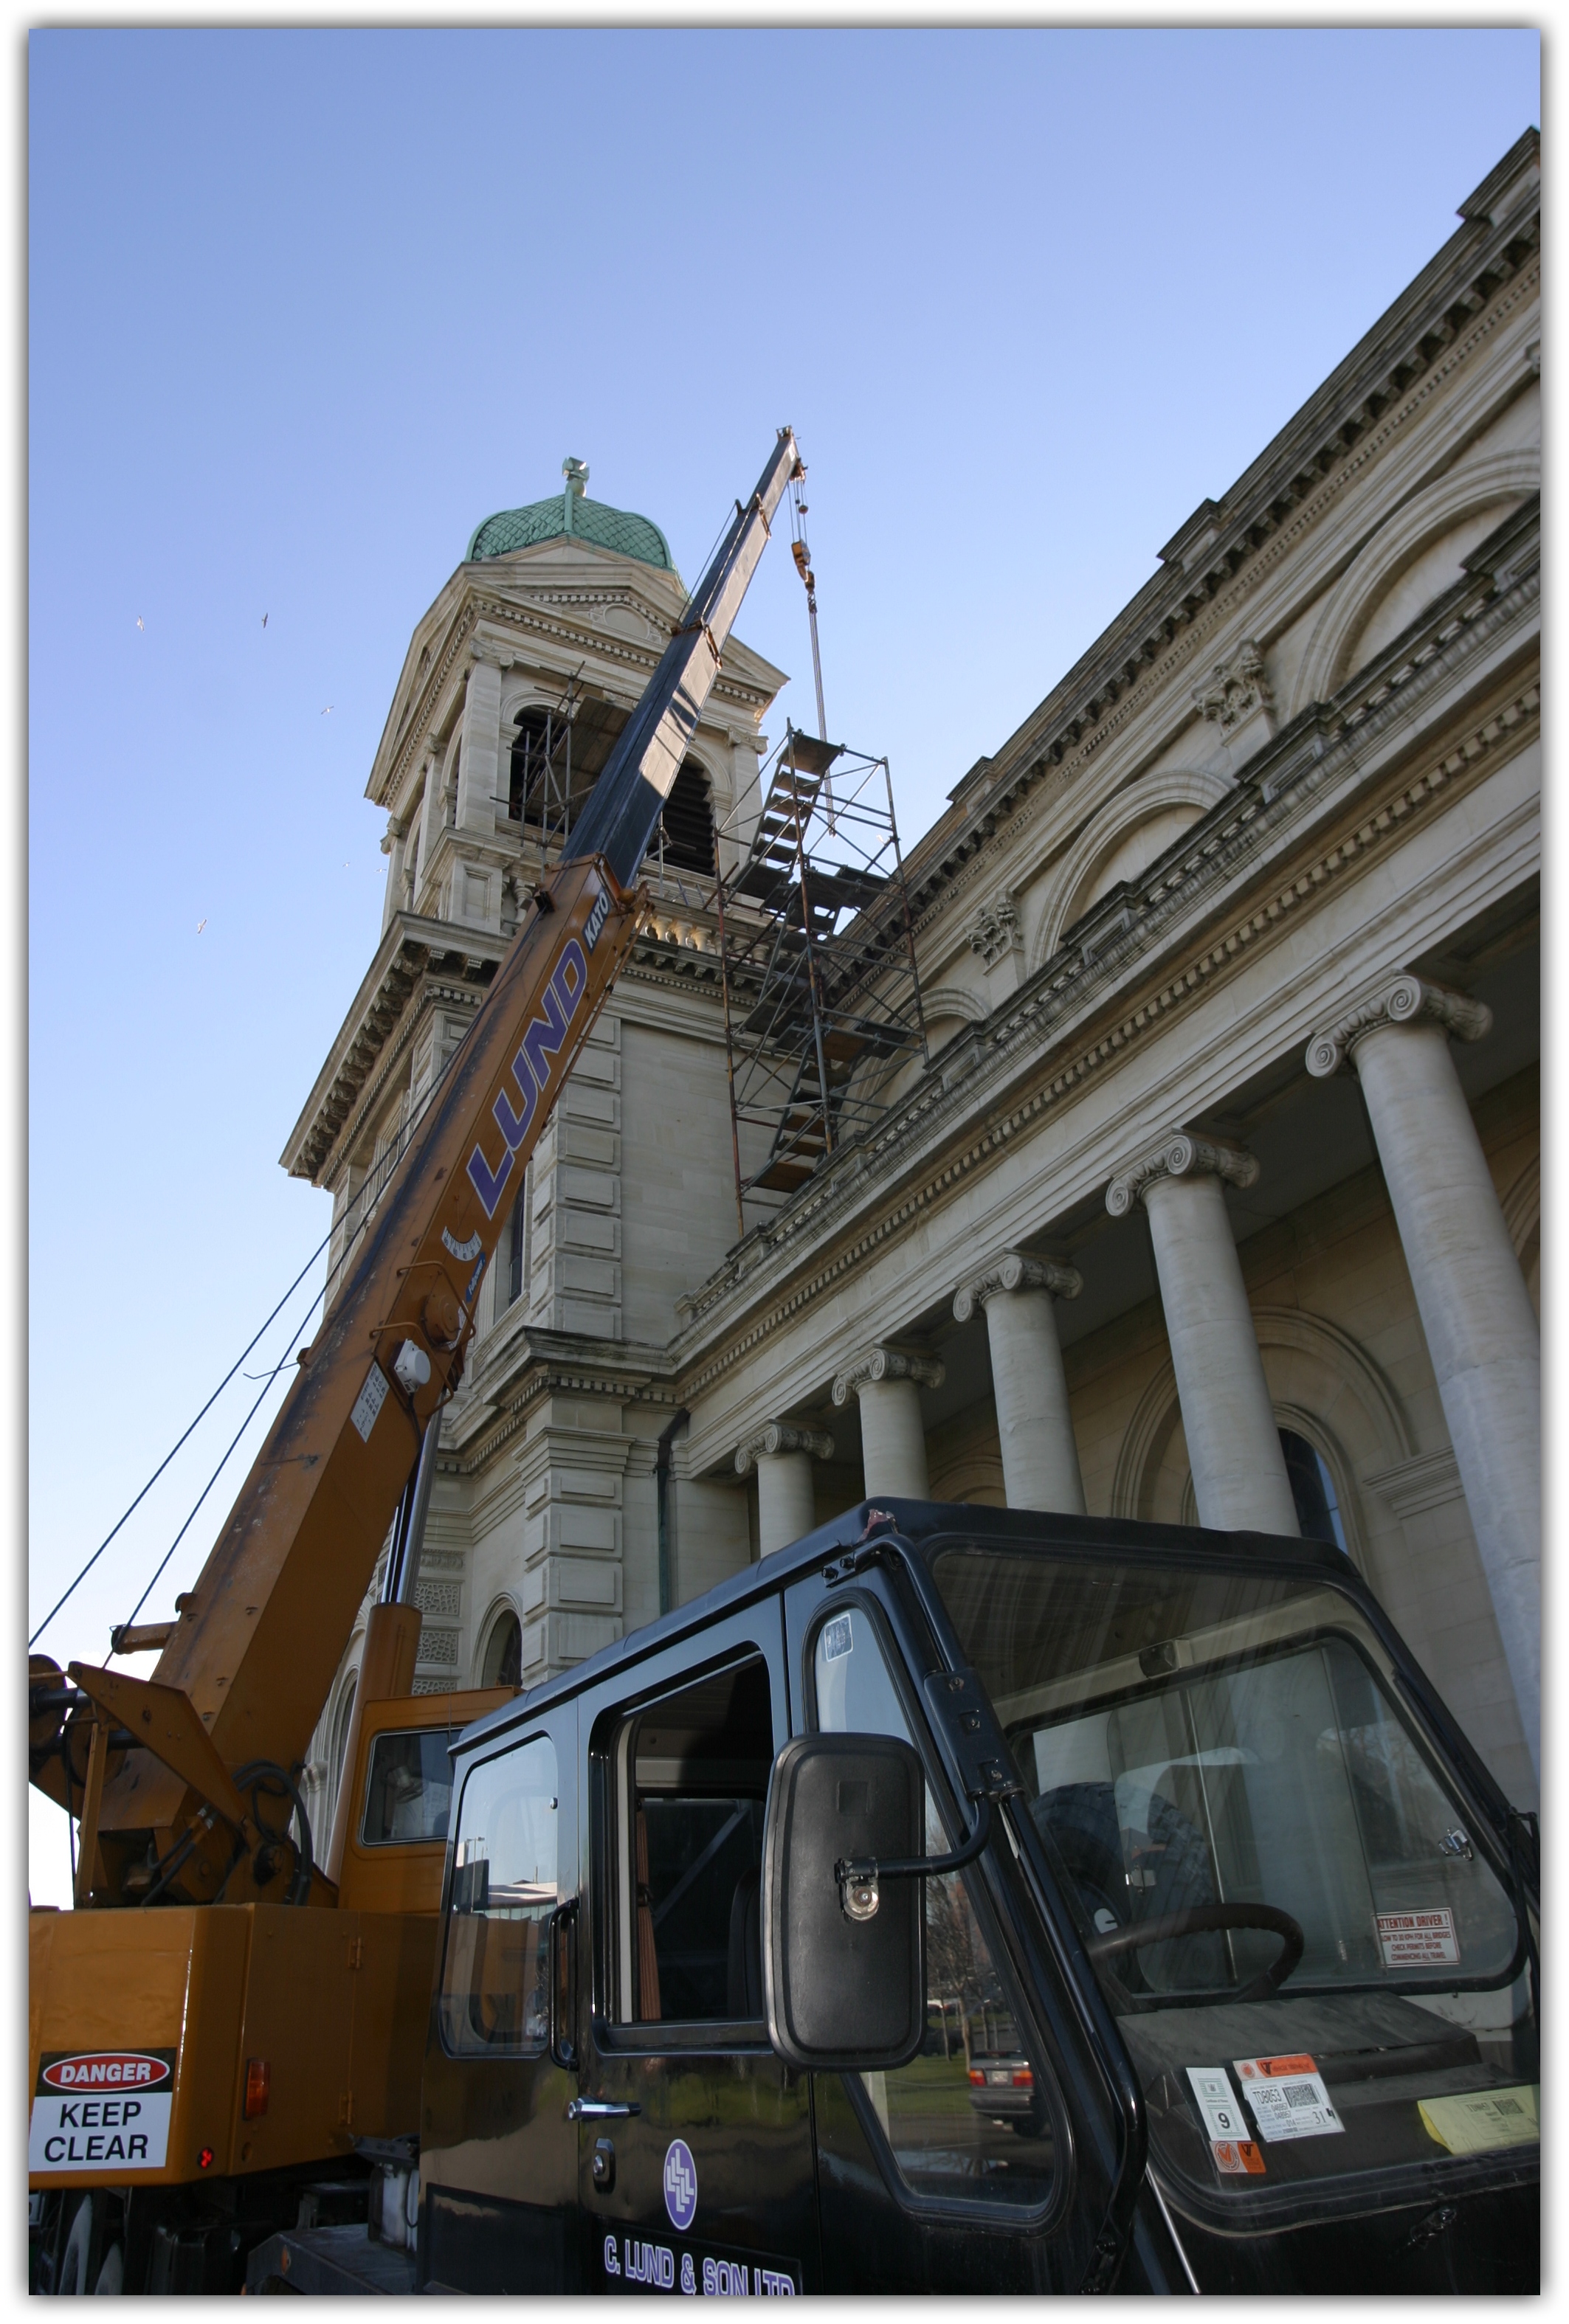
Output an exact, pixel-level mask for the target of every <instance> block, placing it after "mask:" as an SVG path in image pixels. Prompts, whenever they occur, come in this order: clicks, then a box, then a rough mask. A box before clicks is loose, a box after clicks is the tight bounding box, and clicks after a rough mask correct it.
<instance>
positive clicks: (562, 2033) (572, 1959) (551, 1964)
mask: <svg viewBox="0 0 1569 2324" xmlns="http://www.w3.org/2000/svg"><path fill="white" fill-rule="evenodd" d="M546 1928H547V1932H548V1943H547V1948H546V1958H547V1966H546V1975H547V1978H548V1981H549V1990H550V2002H549V2026H550V2058H551V2061H552V2063H553V2064H555V2065H558V2066H561V2067H564V2068H565V2069H566V2070H567V2071H568V2072H570V2071H571V2070H572V2068H573V2067H574V2066H576V2064H577V1897H576V1896H569V1897H568V1899H567V1902H566V1903H565V1904H558V1905H557V1907H556V1909H555V1911H554V1912H553V1913H552V1914H551V1915H550V1917H549V1922H548V1923H546Z"/></svg>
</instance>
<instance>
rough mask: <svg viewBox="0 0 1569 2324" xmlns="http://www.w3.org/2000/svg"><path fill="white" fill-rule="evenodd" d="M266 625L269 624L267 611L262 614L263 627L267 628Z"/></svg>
mask: <svg viewBox="0 0 1569 2324" xmlns="http://www.w3.org/2000/svg"><path fill="white" fill-rule="evenodd" d="M266 626H267V616H266V614H265V613H263V616H262V627H263V629H265V628H266Z"/></svg>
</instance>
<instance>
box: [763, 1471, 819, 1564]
mask: <svg viewBox="0 0 1569 2324" xmlns="http://www.w3.org/2000/svg"><path fill="white" fill-rule="evenodd" d="M816 1524H817V1502H816V1496H815V1494H814V1492H813V1489H812V1456H811V1454H810V1453H809V1452H760V1453H759V1454H758V1456H757V1547H758V1554H759V1555H760V1556H761V1557H767V1556H768V1555H769V1554H771V1552H772V1551H773V1550H776V1549H788V1548H789V1545H790V1543H791V1542H792V1541H799V1540H800V1538H801V1535H803V1534H808V1533H810V1532H811V1530H812V1528H813V1526H815V1525H816Z"/></svg>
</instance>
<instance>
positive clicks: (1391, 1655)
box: [414, 1501, 1539, 2296]
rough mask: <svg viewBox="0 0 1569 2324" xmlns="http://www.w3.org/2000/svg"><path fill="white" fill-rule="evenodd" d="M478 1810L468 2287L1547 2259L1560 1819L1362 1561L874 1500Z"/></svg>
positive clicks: (541, 1714)
mask: <svg viewBox="0 0 1569 2324" xmlns="http://www.w3.org/2000/svg"><path fill="white" fill-rule="evenodd" d="M814 1768H816V1769H817V1775H815V1776H814V1775H813V1774H812V1770H813V1769H814ZM977 1770H979V1771H980V1773H979V1774H977ZM814 1782H815V1783H816V1791H815V1792H813V1791H812V1784H813V1783H814ZM901 1784H903V1785H905V1786H906V1788H907V1790H908V1791H909V1800H910V1801H911V1802H913V1805H911V1806H909V1808H908V1810H907V1809H905V1808H902V1807H901V1808H898V1810H897V1812H895V1805H896V1803H894V1794H899V1793H900V1785H901ZM911 1787H913V1788H911ZM900 1797H901V1798H902V1797H903V1794H900ZM451 1798H452V1807H451V1818H450V1831H449V1834H448V1845H447V1853H446V1868H445V1877H444V1887H443V1894H442V1900H441V1927H440V1933H439V1939H438V1947H437V1960H436V1971H435V1983H434V1995H433V2001H432V2008H431V2014H430V2022H429V2035H428V2041H427V2047H426V2054H425V2064H424V2076H423V2095H422V2100H421V2112H420V2158H419V2173H420V2181H419V2204H418V2229H417V2255H416V2258H415V2263H414V2273H415V2276H416V2278H417V2281H418V2282H420V2284H422V2285H424V2286H425V2287H426V2288H428V2289H430V2290H432V2291H434V2290H437V2289H451V2290H460V2291H464V2292H576V2291H584V2292H586V2291H615V2292H645V2291H646V2292H658V2291H666V2292H695V2293H713V2292H720V2293H734V2292H743V2291H744V2292H751V2293H753V2294H771V2295H774V2296H789V2295H791V2294H799V2293H805V2292H860V2293H866V2292H958V2291H964V2292H977V2291H987V2292H1012V2293H1020V2292H1067V2291H1074V2290H1078V2289H1084V2288H1091V2289H1104V2290H1112V2289H1114V2290H1117V2291H1119V2292H1134V2291H1149V2292H1158V2291H1172V2292H1183V2291H1193V2292H1198V2291H1204V2292H1341V2291H1352V2290H1354V2291H1358V2292H1374V2291H1389V2292H1394V2291H1403V2292H1412V2291H1423V2290H1427V2291H1465V2292H1525V2291H1529V2290H1534V2289H1535V2288H1536V2286H1537V2236H1538V2202H1539V2197H1538V2172H1539V2147H1538V2144H1537V2139H1538V2129H1537V2123H1538V2113H1539V2104H1538V2092H1537V2076H1538V2072H1539V2065H1538V2056H1539V2052H1538V2039H1537V2010H1538V1995H1537V1977H1538V1969H1537V1938H1536V1924H1535V1923H1536V1912H1537V1902H1536V1877H1537V1876H1536V1870H1535V1852H1534V1851H1535V1840H1534V1827H1533V1826H1532V1824H1531V1822H1530V1820H1528V1819H1526V1818H1523V1817H1521V1816H1519V1815H1518V1814H1517V1813H1516V1812H1514V1811H1512V1810H1511V1809H1510V1808H1509V1804H1508V1803H1507V1802H1506V1801H1505V1800H1504V1799H1503V1797H1502V1796H1501V1794H1500V1792H1499V1790H1498V1788H1497V1786H1496V1785H1495V1784H1493V1782H1492V1781H1491V1777H1490V1776H1489V1775H1488V1774H1487V1773H1486V1771H1485V1769H1484V1768H1483V1767H1482V1766H1481V1763H1480V1761H1479V1760H1478V1758H1477V1757H1476V1755H1475V1754H1474V1753H1473V1752H1472V1749H1471V1748H1470V1747H1469V1746H1468V1744H1467V1743H1466V1741H1465V1738H1464V1737H1463V1735H1462V1734H1461V1733H1460V1732H1459V1730H1458V1729H1457V1728H1456V1727H1455V1725H1454V1721H1453V1720H1451V1718H1450V1717H1449V1715H1448V1714H1447V1712H1446V1711H1444V1706H1443V1704H1442V1703H1441V1702H1440V1701H1439V1700H1438V1699H1437V1697H1436V1696H1435V1693H1434V1692H1433V1690H1432V1688H1431V1686H1430V1685H1429V1683H1428V1682H1427V1681H1426V1679H1425V1677H1424V1676H1423V1674H1422V1673H1421V1672H1420V1670H1419V1669H1418V1668H1417V1665H1415V1663H1414V1662H1413V1661H1412V1659H1411V1657H1410V1655H1409V1654H1408V1653H1407V1650H1406V1648H1405V1647H1404V1646H1403V1645H1402V1643H1401V1641H1400V1640H1399V1638H1398V1637H1397V1636H1396V1634H1395V1633H1394V1631H1393V1630H1392V1628H1390V1626H1389V1621H1388V1619H1387V1618H1386V1617H1385V1616H1384V1614H1383V1612H1382V1610H1381V1609H1380V1607H1379V1605H1378V1604H1377V1602H1376V1600H1374V1599H1373V1598H1372V1597H1371V1593H1370V1592H1369V1591H1368V1590H1367V1588H1366V1586H1365V1584H1364V1583H1363V1582H1361V1579H1360V1577H1359V1576H1358V1574H1357V1573H1356V1572H1355V1570H1354V1568H1353V1567H1352V1563H1351V1561H1350V1560H1349V1559H1348V1558H1346V1557H1345V1556H1344V1555H1343V1554H1341V1553H1340V1552H1339V1551H1337V1550H1334V1549H1333V1548H1330V1547H1328V1546H1325V1545H1319V1544H1316V1543H1313V1542H1306V1541H1297V1540H1292V1541H1288V1540H1284V1539H1280V1540H1277V1539H1273V1538H1269V1537H1266V1536H1263V1535H1223V1534H1214V1533H1207V1532H1202V1531H1198V1530H1193V1529H1186V1528H1173V1527H1166V1526H1149V1525H1135V1524H1131V1523H1123V1522H1117V1521H1111V1520H1094V1519H1088V1518H1081V1517H1058V1516H1051V1515H1045V1514H1040V1515H1036V1514H1030V1513H1025V1512H1001V1511H992V1510H988V1509H981V1508H971V1507H967V1506H964V1507H944V1506H941V1505H937V1504H929V1503H915V1502H902V1501H892V1502H885V1503H881V1504H879V1505H877V1506H875V1507H873V1506H871V1505H863V1506H862V1507H861V1508H858V1509H855V1510H854V1511H851V1512H849V1513H847V1514H846V1516H845V1517H843V1518H841V1519H840V1520H839V1521H837V1523H835V1525H833V1526H826V1527H824V1528H822V1529H820V1530H819V1531H818V1532H817V1533H815V1534H813V1535H810V1536H808V1538H807V1539H805V1540H803V1541H801V1542H798V1543H797V1544H796V1545H793V1546H792V1547H790V1548H789V1549H787V1550H784V1551H781V1552H780V1553H778V1554H775V1555H772V1556H771V1557H768V1558H765V1559H764V1560H762V1561H761V1563H759V1564H757V1565H755V1566H752V1567H751V1568H749V1569H748V1570H747V1571H745V1572H743V1573H742V1574H740V1575H738V1576H736V1577H735V1578H734V1580H732V1581H730V1582H726V1583H725V1584H724V1585H722V1586H721V1587H720V1588H718V1589H716V1590H715V1591H711V1592H709V1593H708V1594H707V1595H706V1597H704V1598H702V1599H699V1600H697V1601H695V1602H694V1603H692V1604H690V1605H688V1606H685V1607H683V1608H681V1609H678V1611H677V1612H674V1613H672V1614H670V1615H669V1616H667V1617H665V1618H662V1619H661V1620H660V1621H659V1622H657V1623H655V1624H653V1625H651V1627H650V1628H646V1629H643V1630H641V1631H640V1632H638V1633H636V1634H635V1635H634V1636H632V1637H629V1638H627V1639H625V1640H623V1641H622V1642H621V1643H619V1644H618V1645H616V1646H613V1647H610V1648H607V1649H605V1651H604V1652H602V1653H601V1654H599V1655H595V1657H594V1658H593V1659H592V1660H590V1661H588V1662H586V1663H584V1664H582V1665H579V1666H578V1667H577V1668H576V1669H573V1670H571V1671H570V1672H568V1673H567V1674H564V1675H563V1676H561V1677H559V1678H557V1679H554V1680H550V1681H549V1682H547V1683H544V1684H543V1685H541V1686H539V1687H537V1688H535V1689H534V1690H533V1691H532V1692H530V1693H528V1694H526V1695H522V1696H520V1697H518V1698H516V1699H515V1700H513V1701H509V1702H507V1703H505V1704H503V1705H502V1706H501V1707H500V1708H499V1709H497V1710H494V1711H491V1712H490V1713H489V1714H488V1715H487V1716H485V1717H484V1718H481V1719H478V1720H476V1721H475V1723H474V1724H473V1725H472V1726H471V1727H469V1728H468V1729H467V1730H466V1732H465V1733H464V1735H463V1736H462V1738H461V1739H460V1741H459V1742H458V1743H457V1747H456V1748H455V1750H454V1752H453V1757H452V1794H451ZM813 1799H817V1800H818V1801H819V1802H820V1803H826V1804H822V1805H820V1806H819V1807H813V1806H812V1805H811V1801H812V1800H813ZM879 1799H881V1800H882V1801H883V1802H884V1803H892V1804H888V1805H887V1813H888V1815H891V1816H892V1818H893V1821H887V1820H886V1818H885V1821H884V1822H883V1824H882V1825H881V1826H879V1827H878V1830H879V1831H880V1832H881V1838H879V1839H878V1840H876V1848H877V1851H878V1854H877V1856H876V1857H872V1856H869V1855H866V1853H865V1851H866V1849H868V1848H870V1847H871V1846H872V1843H871V1842H870V1841H868V1840H866V1837H865V1835H866V1833H867V1832H869V1831H872V1824H871V1823H867V1822H865V1821H860V1822H858V1821H856V1819H857V1817H861V1818H863V1820H864V1818H865V1817H866V1816H873V1820H875V1817H874V1810H875V1807H876V1802H877V1800H879ZM835 1812H837V1814H838V1815H839V1816H840V1818H841V1819H842V1820H843V1821H842V1824H841V1826H839V1827H835V1825H834V1822H833V1817H834V1814H835ZM878 1812H881V1811H878ZM899 1814H904V1815H905V1818H906V1824H907V1825H908V1831H909V1841H910V1843H911V1844H910V1845H909V1854H910V1855H911V1856H912V1857H913V1858H918V1859H919V1861H918V1862H916V1861H906V1862H896V1861H895V1860H894V1858H895V1857H896V1856H898V1855H899V1853H900V1850H899V1849H898V1848H896V1847H894V1846H893V1845H892V1844H891V1840H890V1838H889V1835H890V1834H891V1833H892V1832H893V1831H895V1830H896V1829H897V1828H900V1827H899V1825H898V1816H899ZM836 1829H839V1830H842V1832H843V1834H844V1836H845V1839H844V1845H845V1847H846V1848H847V1849H850V1850H851V1855H850V1856H845V1855H840V1856H837V1857H835V1840H834V1832H835V1830H836ZM857 1835H859V1836H858V1837H857ZM857 1851H859V1853H857ZM953 1858H957V1859H958V1860H957V1861H956V1863H954V1864H952V1865H951V1867H949V1868H945V1862H946V1859H953ZM928 1862H929V1863H930V1865H931V1869H930V1871H929V1873H928V1872H926V1871H925V1869H924V1867H925V1865H926V1864H927V1863H928ZM858 1883H859V1884H860V1885H859V1886H858V1885H857V1884H858ZM814 1915H816V1916H817V1917H816V1918H815V1919H814V1917H813V1916H814ZM912 1981H913V1982H912ZM911 1993H913V1999H911V1997H910V1996H911ZM901 2013H903V2014H902V2016H901ZM830 2021H831V2022H832V2024H833V2026H834V2027H835V2029H836V2030H835V2031H832V2032H827V2031H821V2030H819V2033H813V2032H812V2031H811V2028H812V2027H813V2026H814V2025H816V2026H817V2027H818V2028H819V2029H823V2028H826V2027H827V2026H828V2025H829V2024H830ZM901 2028H903V2030H900V2029H901ZM815 2042H816V2043H818V2044H819V2046H817V2048H814V2047H813V2043H815ZM824 2045H826V2046H824ZM830 2057H831V2058H832V2060H833V2063H832V2065H831V2066H830V2065H828V2064H826V2063H821V2062H817V2061H826V2060H827V2059H829V2058H830ZM999 2077H1001V2078H1003V2079H998V2078H999Z"/></svg>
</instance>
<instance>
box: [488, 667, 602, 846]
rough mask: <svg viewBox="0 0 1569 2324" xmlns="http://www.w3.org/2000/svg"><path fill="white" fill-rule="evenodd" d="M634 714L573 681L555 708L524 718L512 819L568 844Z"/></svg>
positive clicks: (543, 707)
mask: <svg viewBox="0 0 1569 2324" xmlns="http://www.w3.org/2000/svg"><path fill="white" fill-rule="evenodd" d="M627 715H628V714H627V713H626V712H625V711H624V710H621V709H618V708H617V706H616V705H615V704H614V703H613V702H606V701H605V700H604V699H603V698H602V697H601V696H598V695H597V694H596V693H595V692H593V691H591V690H590V689H589V688H588V687H586V686H585V685H584V684H583V682H582V679H581V678H578V677H576V676H575V677H573V678H570V679H568V683H567V685H566V686H565V687H563V688H562V691H561V694H560V696H559V698H558V700H557V701H555V702H552V703H531V705H529V707H528V708H527V709H524V710H521V711H520V712H519V713H518V716H517V723H516V730H515V732H514V733H513V735H512V757H511V763H510V768H509V778H508V783H507V818H508V820H509V822H512V823H521V824H524V825H529V826H531V828H532V829H534V830H535V831H537V832H538V833H539V834H540V837H541V839H544V840H552V839H554V840H564V839H566V838H567V836H568V834H569V833H570V831H571V829H572V825H573V824H574V823H575V822H576V821H577V817H578V816H580V815H581V814H582V812H583V809H584V806H585V804H586V801H587V798H588V794H589V792H590V791H591V790H592V789H593V788H594V786H595V782H596V780H597V779H598V778H599V775H600V773H601V771H602V770H603V769H604V767H605V763H606V761H608V759H609V757H610V754H611V752H612V751H613V750H614V747H615V742H616V738H617V736H618V735H619V734H620V733H621V730H622V728H623V726H624V725H625V724H626V722H627Z"/></svg>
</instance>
